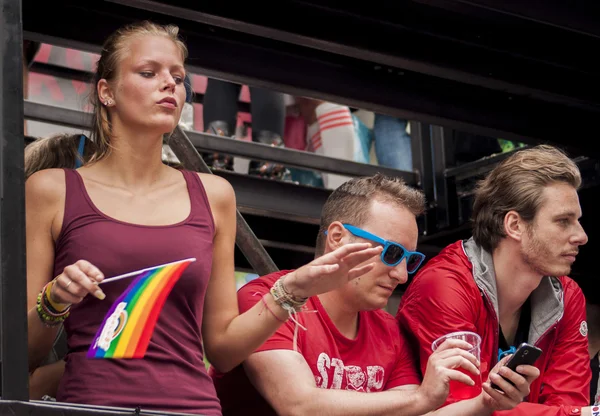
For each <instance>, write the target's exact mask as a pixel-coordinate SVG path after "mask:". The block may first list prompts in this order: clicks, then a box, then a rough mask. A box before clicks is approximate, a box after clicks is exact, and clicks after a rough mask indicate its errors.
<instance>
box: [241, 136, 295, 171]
mask: <svg viewBox="0 0 600 416" xmlns="http://www.w3.org/2000/svg"><path fill="white" fill-rule="evenodd" d="M252 135H253V136H254V137H253V139H254V141H257V142H259V143H262V144H266V145H269V146H273V147H285V146H284V144H283V140H282V139H281V136H279V135H278V134H276V133H273V132H270V131H264V130H263V131H260V132H258V134H256V135H255V133H254V132H252ZM248 173H249V174H250V175H256V176H260V177H261V178H267V179H274V180H278V181H286V182H291V181H292V174H291V172H290V170H289V169H288V168H286V167H285V166H284V165H282V164H279V163H273V162H262V161H256V160H253V161H251V162H250V166H249V168H248Z"/></svg>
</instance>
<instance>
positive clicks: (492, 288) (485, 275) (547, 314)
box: [462, 237, 564, 344]
mask: <svg viewBox="0 0 600 416" xmlns="http://www.w3.org/2000/svg"><path fill="white" fill-rule="evenodd" d="M462 246H463V250H464V252H465V254H466V255H467V257H468V258H469V261H470V262H471V264H472V265H473V278H474V279H475V283H476V284H477V286H478V287H479V289H480V290H481V291H483V292H484V293H485V294H486V295H487V297H488V299H489V300H490V302H491V303H492V306H493V307H494V311H495V313H496V318H498V316H499V314H498V290H497V288H496V274H495V273H494V261H493V260H492V255H491V253H489V252H487V251H485V250H484V249H483V248H481V247H480V246H478V245H477V244H476V243H475V241H474V240H473V237H471V238H469V239H468V240H467V241H463V244H462ZM563 312H564V302H563V288H562V284H561V282H560V280H558V279H557V278H556V277H552V276H545V277H544V278H543V279H542V281H541V282H540V285H539V286H538V287H537V288H536V289H535V290H534V291H533V292H532V293H531V324H530V326H529V337H528V341H529V343H530V344H535V343H536V342H537V341H538V340H539V339H540V337H541V336H542V335H543V334H544V333H545V332H546V331H548V329H550V327H552V326H553V325H554V324H555V323H556V322H558V321H559V320H560V319H561V318H562V316H563Z"/></svg>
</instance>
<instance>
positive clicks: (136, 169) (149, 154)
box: [96, 128, 165, 188]
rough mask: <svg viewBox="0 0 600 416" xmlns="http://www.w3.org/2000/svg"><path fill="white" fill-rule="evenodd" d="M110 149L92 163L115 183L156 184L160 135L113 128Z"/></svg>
mask: <svg viewBox="0 0 600 416" xmlns="http://www.w3.org/2000/svg"><path fill="white" fill-rule="evenodd" d="M111 148H112V149H111V151H110V152H109V154H108V155H107V156H106V157H105V158H103V159H102V160H100V161H98V162H97V163H96V165H97V168H99V169H102V170H103V171H104V176H105V177H109V178H110V180H111V183H113V184H114V185H115V186H122V187H125V188H148V187H151V186H152V185H154V184H156V182H157V181H158V179H159V176H160V175H161V172H163V170H164V168H165V165H164V164H163V163H162V135H161V134H158V135H157V134H156V133H155V132H153V133H148V134H144V133H140V132H137V133H130V132H128V131H126V130H125V129H122V128H121V129H114V134H113V137H112V138H111Z"/></svg>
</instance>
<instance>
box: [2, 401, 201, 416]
mask: <svg viewBox="0 0 600 416" xmlns="http://www.w3.org/2000/svg"><path fill="white" fill-rule="evenodd" d="M0 415H11V416H15V415H16V416H21V415H22V416H38V415H39V416H88V415H122V416H126V415H127V416H158V415H164V416H192V415H191V414H190V413H181V412H166V411H153V410H144V409H139V408H138V409H133V408H126V407H112V406H92V405H86V404H76V403H62V402H50V401H38V400H32V401H30V402H20V401H9V400H0Z"/></svg>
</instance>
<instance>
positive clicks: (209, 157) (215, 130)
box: [202, 121, 233, 171]
mask: <svg viewBox="0 0 600 416" xmlns="http://www.w3.org/2000/svg"><path fill="white" fill-rule="evenodd" d="M206 132H207V133H210V134H215V135H217V136H223V137H225V138H228V139H233V137H232V136H230V135H229V128H228V127H227V123H226V122H224V121H213V122H212V123H210V124H209V126H208V129H206ZM202 158H203V159H204V162H205V163H206V164H207V165H208V167H209V168H212V169H220V170H229V171H233V157H232V156H230V155H223V154H220V153H217V152H214V153H202Z"/></svg>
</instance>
